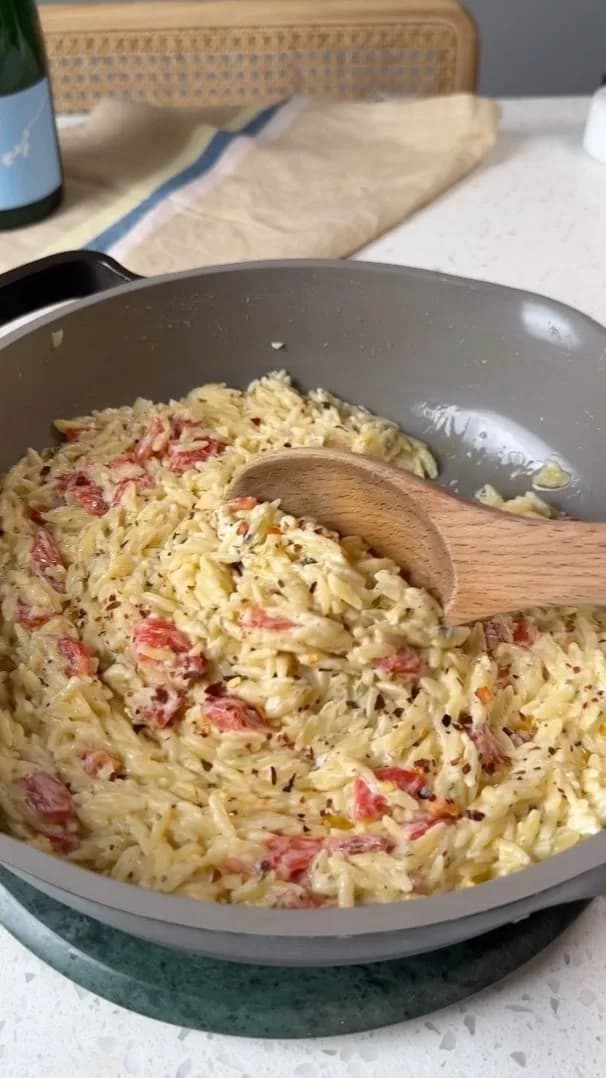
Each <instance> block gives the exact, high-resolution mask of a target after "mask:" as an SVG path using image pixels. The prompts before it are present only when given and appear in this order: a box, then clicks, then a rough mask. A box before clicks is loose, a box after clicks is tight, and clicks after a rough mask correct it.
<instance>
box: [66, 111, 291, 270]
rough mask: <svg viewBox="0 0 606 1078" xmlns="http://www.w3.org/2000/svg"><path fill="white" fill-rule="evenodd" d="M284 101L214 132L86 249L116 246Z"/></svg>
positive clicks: (263, 123)
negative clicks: (197, 152)
mask: <svg viewBox="0 0 606 1078" xmlns="http://www.w3.org/2000/svg"><path fill="white" fill-rule="evenodd" d="M283 104H284V102H281V103H280V104H278V105H271V106H270V107H269V108H266V109H263V111H262V112H260V113H258V114H257V115H256V116H254V117H253V119H252V120H250V121H249V123H247V124H246V125H245V126H244V127H243V128H241V129H240V130H239V131H217V134H216V135H213V137H212V139H211V140H210V142H209V143H208V145H207V146H205V148H204V150H203V151H202V153H201V154H200V156H199V157H198V158H196V160H195V161H193V162H192V163H191V165H188V166H187V168H184V169H182V170H181V172H178V173H177V174H176V175H175V176H171V178H170V179H169V180H165V181H164V183H161V184H160V186H159V187H156V189H155V191H152V192H151V194H149V195H148V196H147V198H144V199H143V201H142V202H140V203H139V205H138V206H134V207H133V209H132V210H129V212H128V213H126V214H125V215H124V217H121V218H120V220H119V221H115V222H114V224H113V225H110V226H109V228H106V229H105V231H104V232H100V233H99V235H98V236H95V237H94V239H92V240H89V242H88V243H87V244H86V246H85V250H91V251H107V250H108V249H109V248H111V247H113V245H114V244H115V243H117V242H118V241H119V240H121V239H122V237H123V236H125V235H126V234H127V232H129V231H130V229H131V228H133V227H134V226H135V225H136V224H138V223H139V221H140V220H141V219H142V218H143V217H145V215H146V214H147V213H149V211H150V210H152V209H153V208H154V206H156V205H157V204H158V202H162V200H163V199H165V198H166V197H167V196H168V195H171V194H172V193H173V192H174V191H178V190H179V188H180V187H183V186H184V184H186V183H190V182H191V180H197V179H199V178H200V176H203V175H204V173H205V172H209V171H210V169H211V168H213V166H214V165H215V164H216V163H217V161H218V160H219V158H220V157H221V154H222V153H224V152H225V150H226V149H227V147H228V146H230V145H231V143H232V142H233V141H234V140H235V139H237V138H241V136H242V135H248V136H249V137H254V136H255V135H258V134H259V133H260V132H261V131H262V130H263V129H264V128H265V127H266V126H267V124H268V123H269V121H270V120H272V119H273V117H274V116H275V115H276V113H277V112H278V110H279V109H280V108H282V105H283Z"/></svg>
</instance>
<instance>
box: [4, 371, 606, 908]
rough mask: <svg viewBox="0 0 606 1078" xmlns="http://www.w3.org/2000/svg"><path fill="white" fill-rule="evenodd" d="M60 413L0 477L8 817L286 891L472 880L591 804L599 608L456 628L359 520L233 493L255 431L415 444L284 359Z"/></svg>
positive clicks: (292, 901)
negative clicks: (286, 508)
mask: <svg viewBox="0 0 606 1078" xmlns="http://www.w3.org/2000/svg"><path fill="white" fill-rule="evenodd" d="M57 427H58V429H59V431H60V433H61V435H62V438H63V443H62V445H61V446H60V448H59V449H58V450H56V451H49V452H46V453H42V454H40V453H37V452H34V451H30V452H29V453H28V454H27V455H26V456H25V457H24V458H23V459H22V460H21V461H19V463H18V464H17V465H16V466H15V467H14V468H13V469H11V471H10V472H9V473H8V475H7V476H6V477H5V480H4V483H3V489H2V494H1V499H0V510H1V517H2V520H1V524H0V526H1V527H2V535H1V537H0V581H1V583H0V593H1V598H2V619H3V621H2V633H1V635H0V815H1V817H2V823H3V826H4V827H5V829H6V830H8V831H9V832H10V833H12V834H13V835H16V836H18V837H19V838H22V839H24V840H25V841H26V842H29V843H31V844H32V845H35V846H38V847H40V848H41V849H44V850H47V851H50V852H52V851H54V852H55V853H57V854H59V855H62V856H65V857H68V858H69V859H70V860H71V861H74V862H77V863H80V864H82V865H85V866H88V867H90V868H93V869H96V870H97V871H99V872H102V873H107V874H108V875H111V876H113V877H114V878H116V879H119V880H126V881H132V882H134V883H138V884H141V885H142V886H144V887H150V888H155V889H158V890H161V891H165V892H171V893H176V894H180V895H189V896H193V897H195V898H199V899H208V900H214V901H219V902H245V903H254V904H257V905H262V906H283V907H293V908H297V907H304V906H318V907H321V906H328V905H334V904H337V905H340V906H350V905H352V904H355V903H369V902H385V901H392V900H398V899H405V898H411V897H417V896H421V895H427V894H433V893H436V892H440V891H445V890H448V889H451V888H461V887H470V886H472V885H474V884H477V883H479V882H482V881H484V880H489V879H492V878H494V877H497V876H500V875H503V874H506V873H510V872H514V871H516V870H517V869H520V868H522V867H524V866H526V865H529V864H531V863H532V862H535V861H538V860H541V859H543V858H545V857H548V856H550V855H551V854H553V853H556V852H557V851H560V850H563V849H566V848H567V847H569V846H572V845H574V844H575V843H577V842H579V841H580V840H582V839H583V838H585V837H586V836H588V835H591V834H593V833H594V832H596V831H598V830H599V829H600V828H601V827H602V826H604V824H606V704H605V699H606V696H605V694H606V615H604V614H603V613H598V612H596V611H593V610H582V611H581V610H573V609H558V610H553V611H549V612H546V611H541V610H533V611H530V612H525V613H524V614H520V615H519V616H517V617H514V618H510V617H504V618H495V619H492V620H491V621H489V622H486V623H484V624H481V623H478V624H476V625H474V626H472V627H471V628H464V629H448V628H445V627H444V625H443V624H442V623H441V620H440V610H439V608H438V606H437V604H436V603H435V602H434V600H433V599H432V598H431V597H430V596H429V595H428V594H427V593H426V592H424V591H421V590H418V589H415V588H413V587H411V586H410V585H409V584H408V583H407V581H406V580H405V578H404V576H403V574H402V573H401V572H400V571H399V569H398V568H397V567H396V566H395V565H394V564H393V563H392V562H390V561H388V560H386V559H384V558H379V557H377V556H376V555H375V554H374V553H373V552H372V551H370V550H369V549H368V548H367V546H365V544H364V543H363V542H362V541H361V540H360V539H359V538H355V537H345V538H339V537H338V536H337V535H335V534H331V533H329V532H327V531H325V530H324V529H322V528H321V527H319V526H317V525H316V524H314V523H313V522H305V521H300V520H296V519H294V518H292V517H289V516H287V515H284V514H282V513H281V512H280V509H279V507H278V506H277V505H271V504H259V503H257V502H255V501H254V500H253V499H246V498H245V499H238V500H237V501H229V499H228V494H227V491H228V487H229V484H230V481H231V479H232V477H233V476H234V474H235V472H236V471H237V469H238V468H240V467H241V466H242V465H243V464H244V463H245V462H246V461H248V460H250V458H251V457H252V456H254V455H255V454H257V453H260V452H264V451H267V450H270V449H274V448H279V447H282V446H285V445H293V446H299V445H306V446H323V445H324V446H333V447H340V448H345V449H350V450H353V451H354V452H360V453H366V454H369V455H371V456H375V457H378V458H381V459H382V460H386V461H389V462H391V463H393V464H396V465H398V466H399V467H402V468H406V469H409V470H411V471H413V472H415V473H416V474H417V475H420V476H425V477H428V478H433V477H435V474H436V466H435V463H434V460H433V458H432V456H431V454H430V452H429V451H428V449H427V448H425V446H423V445H421V444H420V443H419V442H417V441H415V440H413V439H411V438H408V437H407V436H406V435H405V434H403V433H402V432H401V431H400V430H399V429H398V428H397V427H396V426H395V425H394V424H393V423H391V422H388V421H386V420H383V419H378V418H376V417H374V416H372V415H370V414H369V413H368V412H366V411H365V410H364V409H362V408H358V407H351V406H349V405H345V404H344V403H343V402H341V401H339V400H337V399H335V398H334V397H332V396H331V395H330V394H328V393H326V392H324V391H322V390H318V391H316V392H313V393H311V394H309V396H303V395H301V394H300V393H299V392H297V391H296V389H295V388H293V386H292V385H291V383H290V381H289V379H288V377H287V376H286V375H284V374H273V375H269V376H267V377H266V378H263V379H261V380H260V381H257V382H255V383H253V384H252V385H251V386H250V387H249V389H248V390H247V391H246V392H240V391H236V390H233V389H228V388H225V387H224V386H218V385H207V386H203V387H202V388H200V389H195V390H193V391H192V392H191V393H190V394H188V396H187V397H185V398H184V399H183V400H181V401H178V402H171V403H170V404H167V405H155V404H151V403H150V402H149V401H145V400H139V401H137V402H136V403H135V404H134V405H133V406H132V407H126V408H119V409H107V410H105V411H103V412H99V413H96V414H94V415H91V416H85V417H83V418H79V419H75V420H66V421H60V422H58V423H57ZM482 497H483V498H484V500H486V501H488V502H489V503H490V504H493V505H494V504H497V505H501V506H502V507H503V508H506V509H508V510H510V511H514V512H525V513H533V514H546V515H549V512H550V511H549V510H548V509H547V507H546V506H545V505H544V503H542V502H541V501H539V499H538V498H536V496H534V495H532V494H529V495H526V496H524V497H523V498H519V499H516V500H514V501H513V502H510V503H507V504H505V503H503V502H502V501H501V500H500V499H499V496H498V494H497V493H496V492H495V491H494V490H492V489H487V490H485V491H484V492H483V495H482ZM497 571H498V566H495V572H497Z"/></svg>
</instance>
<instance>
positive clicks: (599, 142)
mask: <svg viewBox="0 0 606 1078" xmlns="http://www.w3.org/2000/svg"><path fill="white" fill-rule="evenodd" d="M583 146H584V147H585V149H586V151H587V153H588V154H589V155H590V156H591V157H595V159H596V161H601V162H602V164H605V165H606V85H604V86H601V87H600V89H599V90H596V92H595V94H594V95H593V97H592V99H591V103H590V105H589V113H588V116H587V123H586V124H585V135H584V137H583Z"/></svg>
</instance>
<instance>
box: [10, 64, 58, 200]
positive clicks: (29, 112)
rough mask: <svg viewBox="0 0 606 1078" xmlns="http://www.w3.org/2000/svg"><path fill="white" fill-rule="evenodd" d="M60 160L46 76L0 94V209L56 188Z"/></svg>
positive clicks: (38, 197)
mask: <svg viewBox="0 0 606 1078" xmlns="http://www.w3.org/2000/svg"><path fill="white" fill-rule="evenodd" d="M60 184H61V163H60V160H59V148H58V146H57V136H56V133H55V120H54V116H53V106H52V102H51V96H50V88H49V85H48V79H42V80H41V81H40V82H37V83H36V84H35V86H28V88H27V90H21V91H19V93H16V94H7V95H5V96H3V97H0V210H15V209H19V208H20V207H21V206H29V204H30V203H31V202H38V201H39V200H40V199H41V198H46V196H47V195H50V194H52V192H53V191H56V190H57V188H58V187H59V186H60Z"/></svg>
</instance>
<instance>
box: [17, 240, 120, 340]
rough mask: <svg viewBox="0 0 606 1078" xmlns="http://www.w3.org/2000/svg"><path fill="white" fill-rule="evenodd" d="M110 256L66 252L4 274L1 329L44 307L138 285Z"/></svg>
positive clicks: (96, 253) (95, 252)
mask: <svg viewBox="0 0 606 1078" xmlns="http://www.w3.org/2000/svg"><path fill="white" fill-rule="evenodd" d="M138 280H140V277H139V274H137V273H131V272H130V270H127V269H125V267H124V266H121V265H120V263H119V262H116V261H115V259H113V258H110V256H109V255H105V254H101V253H100V252H98V251H62V252H61V254H56V255H48V256H47V257H46V258H39V259H38V260H37V261H36V262H28V263H27V264H26V265H25V266H18V267H17V268H16V269H12V270H8V271H7V272H6V273H2V274H0V325H4V324H5V323H6V322H12V321H13V319H15V318H22V317H23V316H24V315H26V314H31V313H33V312H34V311H38V310H40V309H41V308H43V307H51V306H52V305H53V304H55V303H62V302H64V301H65V300H70V299H79V298H80V297H81V296H90V295H93V294H94V293H95V292H104V291H105V290H106V289H108V288H114V287H115V286H116V285H119V284H124V282H125V281H138Z"/></svg>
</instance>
